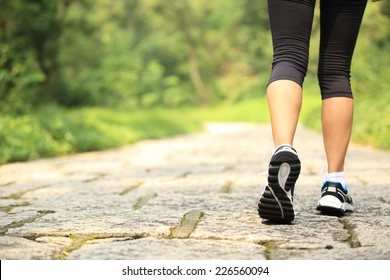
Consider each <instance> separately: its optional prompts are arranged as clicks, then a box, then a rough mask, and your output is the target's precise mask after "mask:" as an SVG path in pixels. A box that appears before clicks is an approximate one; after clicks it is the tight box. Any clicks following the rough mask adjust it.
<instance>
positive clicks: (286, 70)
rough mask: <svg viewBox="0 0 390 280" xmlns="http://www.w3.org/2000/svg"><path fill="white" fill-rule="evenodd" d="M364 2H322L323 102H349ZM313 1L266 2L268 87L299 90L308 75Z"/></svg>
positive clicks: (365, 0) (333, 0)
mask: <svg viewBox="0 0 390 280" xmlns="http://www.w3.org/2000/svg"><path fill="white" fill-rule="evenodd" d="M366 4H367V0H321V2H320V18H321V19H320V25H321V39H320V56H319V63H318V81H319V84H320V89H321V95H322V99H325V98H330V97H349V98H352V90H351V84H350V77H351V60H352V55H353V51H354V48H355V44H356V39H357V37H358V33H359V29H360V25H361V21H362V18H363V14H364V10H365V7H366ZM314 7H315V0H268V9H269V17H270V24H271V33H272V41H273V46H274V59H273V62H272V72H271V77H270V80H269V83H271V82H274V81H276V80H291V81H294V82H296V83H298V84H299V85H300V86H301V87H302V85H303V80H304V78H305V76H306V72H307V64H308V58H309V43H310V35H311V29H312V23H313V14H314Z"/></svg>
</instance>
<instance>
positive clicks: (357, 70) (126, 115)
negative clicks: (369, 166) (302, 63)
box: [0, 0, 390, 163]
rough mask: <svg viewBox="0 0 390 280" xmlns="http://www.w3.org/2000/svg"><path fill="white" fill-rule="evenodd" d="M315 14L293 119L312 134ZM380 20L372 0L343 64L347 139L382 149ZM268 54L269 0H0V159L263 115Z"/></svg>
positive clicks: (389, 33) (387, 57)
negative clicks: (350, 102)
mask: <svg viewBox="0 0 390 280" xmlns="http://www.w3.org/2000/svg"><path fill="white" fill-rule="evenodd" d="M317 4H318V3H317ZM318 17H319V13H318V9H317V10H316V13H315V23H314V26H313V32H312V34H313V38H312V42H311V50H312V51H311V58H310V62H309V73H308V77H307V80H306V82H305V86H304V92H305V93H304V104H303V109H302V114H301V117H302V118H301V119H302V120H303V122H304V123H305V124H306V125H308V126H310V127H313V128H316V129H320V128H321V124H320V115H319V113H320V105H321V104H320V103H321V102H320V98H319V92H318V86H317V81H316V78H315V73H316V70H317V59H318V51H317V50H318V41H319V26H318ZM389 23H390V2H389V1H380V2H378V3H371V2H369V3H368V5H367V11H366V15H365V18H364V21H363V25H362V30H361V34H360V36H359V41H358V44H357V47H356V51H355V56H354V60H353V64H352V66H353V69H352V84H353V87H354V94H355V100H356V118H355V119H356V121H355V128H354V135H353V139H354V140H356V141H359V142H362V143H369V144H372V145H375V146H376V147H381V148H385V149H389V146H388V144H387V143H388V141H387V142H386V139H388V137H389V123H390V122H389V111H388V108H387V107H388V106H387V107H386V106H385V105H386V104H389V99H388V97H389V95H388V92H389V83H388V82H387V81H388V77H389V76H390V68H389V67H388V66H389V65H390V52H389V46H390V30H389V29H388V28H387V26H389ZM271 60H272V42H271V35H270V30H269V24H268V15H267V1H253V0H236V1H223V0H214V1H209V0H196V1H195V0H183V1H160V0H142V1H141V0H116V1H111V0H0V162H1V163H4V162H9V161H19V160H28V159H33V158H38V157H42V156H53V155H61V154H67V153H73V152H79V151H89V150H94V149H103V148H107V147H112V146H117V145H122V144H124V143H132V142H134V141H137V140H139V139H144V138H147V137H162V136H164V135H170V134H172V133H182V132H187V131H192V129H195V127H198V126H199V123H200V122H201V121H205V120H208V119H210V120H229V121H233V120H250V121H256V120H258V121H264V122H265V121H268V111H267V108H266V103H265V99H263V98H262V97H264V93H265V87H266V83H267V80H268V76H269V70H270V64H271ZM253 99H260V101H259V102H254V101H253ZM246 100H250V101H246ZM199 105H201V106H203V107H204V108H197V109H194V110H184V109H180V110H177V108H184V107H194V106H199ZM257 106H258V107H257ZM84 107H86V108H84ZM92 107H93V108H94V109H92ZM64 108H67V109H64ZM159 108H160V109H159ZM163 108H169V110H164V109H163ZM173 109H175V110H173ZM139 110H143V112H142V113H137V112H139ZM145 110H151V111H150V113H146V112H144V111H145ZM176 110H177V111H176ZM183 116H185V117H183ZM173 118H178V120H174V121H172V119H173ZM194 120H196V121H194ZM127 127H131V129H128V130H127Z"/></svg>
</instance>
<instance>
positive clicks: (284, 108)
mask: <svg viewBox="0 0 390 280" xmlns="http://www.w3.org/2000/svg"><path fill="white" fill-rule="evenodd" d="M314 6H315V0H300V1H296V0H268V8H269V16H270V24H271V33H272V40H273V47H274V60H273V63H272V72H271V77H270V81H269V85H268V88H267V99H268V104H269V109H270V115H271V125H272V133H273V138H274V144H275V146H276V149H275V151H274V153H273V155H272V157H271V160H270V164H269V167H268V184H267V186H266V187H265V190H264V192H263V194H262V196H261V198H260V201H259V208H258V210H259V215H260V217H262V218H263V219H267V220H269V221H271V222H281V223H289V222H291V221H292V220H294V217H295V216H294V209H293V204H292V203H293V197H294V186H295V182H296V180H297V179H298V176H299V172H300V169H301V165H300V161H299V158H298V155H297V153H296V151H295V150H294V149H293V148H292V146H291V145H292V142H293V139H294V134H295V130H296V127H297V122H298V117H299V112H300V109H301V99H302V84H303V80H304V77H305V75H306V70H307V64H308V56H309V42H310V34H311V27H312V22H313V13H314Z"/></svg>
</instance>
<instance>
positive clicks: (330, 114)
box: [317, 0, 367, 215]
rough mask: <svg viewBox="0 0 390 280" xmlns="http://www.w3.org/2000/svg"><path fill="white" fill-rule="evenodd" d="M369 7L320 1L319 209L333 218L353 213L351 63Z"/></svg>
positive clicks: (355, 0)
mask: <svg viewBox="0 0 390 280" xmlns="http://www.w3.org/2000/svg"><path fill="white" fill-rule="evenodd" d="M366 4H367V0H321V7H320V8H321V41H320V60H319V66H318V78H319V82H320V87H321V94H322V99H323V103H322V126H323V136H324V146H325V152H326V158H327V162H328V172H327V175H326V176H325V179H324V182H323V185H322V195H321V199H320V201H319V202H318V204H317V209H318V210H320V211H321V212H323V213H326V214H331V215H344V214H345V212H349V211H353V203H352V198H351V197H350V196H349V194H348V188H347V185H346V183H345V177H344V172H343V171H344V161H345V156H346V153H347V150H348V145H349V141H350V137H351V131H352V122H353V99H352V90H351V84H350V69H351V61H352V55H353V52H354V48H355V44H356V40H357V37H358V33H359V29H360V25H361V21H362V18H363V14H364V10H365V7H366Z"/></svg>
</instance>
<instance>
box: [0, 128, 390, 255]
mask: <svg viewBox="0 0 390 280" xmlns="http://www.w3.org/2000/svg"><path fill="white" fill-rule="evenodd" d="M295 147H296V148H297V150H298V151H299V153H300V157H301V161H302V172H301V176H300V178H299V179H298V182H297V186H296V196H295V209H296V219H295V220H294V222H293V223H292V224H291V225H272V224H266V223H263V222H262V221H261V220H260V218H259V217H258V215H257V200H258V198H259V197H260V194H261V192H262V190H263V187H264V184H265V182H266V176H265V175H264V171H266V170H267V164H268V160H269V157H270V153H271V151H272V150H273V146H272V142H271V135H270V129H269V126H268V125H266V126H259V125H254V124H209V125H207V127H206V129H205V131H204V132H202V133H198V134H193V135H184V136H179V137H174V138H168V139H163V140H151V141H143V142H140V143H137V144H135V145H130V146H127V147H123V148H120V149H114V150H109V151H103V152H94V153H86V154H80V155H74V156H69V157H63V158H55V159H45V160H39V161H34V162H29V163H16V164H9V165H3V166H1V167H0V210H1V211H0V259H130V260H132V259H134V260H135V259H160V260H161V259H165V260H168V259H259V260H261V259H390V153H385V152H382V151H376V150H373V149H369V148H363V147H358V146H351V148H350V151H349V155H348V160H347V165H346V167H347V170H348V183H349V185H350V191H351V194H352V196H353V198H354V201H355V205H356V211H355V213H354V214H352V215H350V216H346V217H343V218H337V217H328V216H321V215H318V213H317V212H316V211H315V204H316V202H317V200H318V198H319V195H320V193H319V192H320V191H319V184H320V183H321V181H322V177H323V169H324V168H325V156H324V153H323V146H322V137H321V135H320V134H317V133H314V132H311V131H309V130H306V129H304V128H302V127H300V128H299V129H298V132H297V138H296V144H295ZM262 172H263V174H261V173H262Z"/></svg>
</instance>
